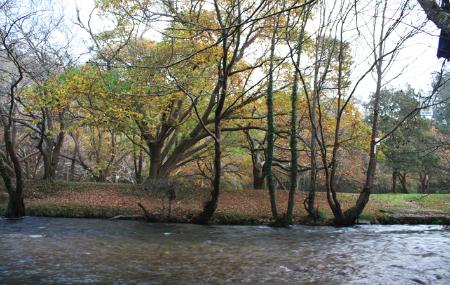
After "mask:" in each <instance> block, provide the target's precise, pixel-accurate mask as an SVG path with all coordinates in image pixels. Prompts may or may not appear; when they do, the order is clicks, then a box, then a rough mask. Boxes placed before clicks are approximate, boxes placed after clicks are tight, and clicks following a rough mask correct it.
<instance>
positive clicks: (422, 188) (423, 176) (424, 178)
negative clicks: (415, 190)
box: [419, 169, 429, 194]
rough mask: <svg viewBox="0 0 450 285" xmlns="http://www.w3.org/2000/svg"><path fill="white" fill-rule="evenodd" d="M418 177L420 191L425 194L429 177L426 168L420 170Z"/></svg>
mask: <svg viewBox="0 0 450 285" xmlns="http://www.w3.org/2000/svg"><path fill="white" fill-rule="evenodd" d="M419 178H420V192H421V193H424V194H425V193H427V191H428V184H429V177H428V173H427V172H426V170H424V169H422V170H420V172H419Z"/></svg>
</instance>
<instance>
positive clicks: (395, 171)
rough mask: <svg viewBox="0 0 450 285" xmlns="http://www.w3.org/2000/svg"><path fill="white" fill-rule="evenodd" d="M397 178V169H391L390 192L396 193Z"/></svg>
mask: <svg viewBox="0 0 450 285" xmlns="http://www.w3.org/2000/svg"><path fill="white" fill-rule="evenodd" d="M397 178H398V171H397V170H396V169H394V170H393V171H392V193H397Z"/></svg>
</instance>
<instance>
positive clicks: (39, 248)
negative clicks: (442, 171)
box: [0, 217, 450, 284]
mask: <svg viewBox="0 0 450 285" xmlns="http://www.w3.org/2000/svg"><path fill="white" fill-rule="evenodd" d="M0 254H1V255H0V284H55V283H56V284H99V283H100V284H242V283H244V284H245V283H247V284H255V283H257V284H450V228H449V227H444V226H426V225H420V226H407V225H405V226H397V225H395V226H379V225H367V226H366V225H364V226H355V227H351V228H333V227H308V226H293V227H291V228H287V229H286V228H271V227H266V226H197V225H183V224H146V223H143V222H136V221H109V220H94V219H61V218H35V217H26V218H24V219H22V220H17V221H9V220H4V219H3V220H0Z"/></svg>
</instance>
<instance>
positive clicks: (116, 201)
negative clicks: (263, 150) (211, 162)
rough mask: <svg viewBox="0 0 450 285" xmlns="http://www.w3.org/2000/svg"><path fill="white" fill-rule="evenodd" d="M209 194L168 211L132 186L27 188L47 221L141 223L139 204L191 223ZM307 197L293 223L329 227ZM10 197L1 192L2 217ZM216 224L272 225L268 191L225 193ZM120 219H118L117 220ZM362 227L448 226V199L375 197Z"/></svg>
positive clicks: (31, 210)
mask: <svg viewBox="0 0 450 285" xmlns="http://www.w3.org/2000/svg"><path fill="white" fill-rule="evenodd" d="M287 194H288V193H287V192H286V191H281V190H280V191H277V204H278V208H279V212H284V211H285V209H286V205H287V197H288V195H287ZM207 197H208V192H206V191H198V190H196V189H192V190H190V191H186V190H185V191H182V192H181V191H179V192H177V193H176V198H175V200H174V201H172V203H171V205H170V209H171V210H170V215H169V201H168V198H167V196H166V195H164V194H163V193H152V192H150V191H145V190H142V188H141V187H139V186H135V185H131V184H106V183H66V182H54V183H45V182H36V181H30V182H27V187H26V191H25V203H26V207H27V214H28V215H31V216H49V217H83V218H113V217H116V218H130V219H131V218H136V219H138V218H142V215H143V212H142V210H141V208H140V207H139V206H138V203H141V204H142V205H143V206H144V207H145V208H146V209H147V211H148V212H149V213H150V215H151V219H152V221H159V222H167V221H170V222H181V223H190V222H192V219H193V218H194V217H195V216H196V215H197V214H198V213H200V211H201V209H202V205H203V203H204V202H205V201H206V199H207ZM304 198H305V194H304V193H301V192H300V193H298V194H297V195H296V207H295V213H294V221H295V223H297V224H317V225H326V224H330V223H331V218H332V214H331V211H330V210H329V207H328V204H327V201H326V196H325V193H318V201H317V202H318V207H319V210H320V212H321V214H322V218H321V219H320V220H319V221H310V220H308V219H307V218H306V212H305V210H304V207H303V201H304ZM339 199H340V200H341V201H342V207H343V208H344V209H346V208H348V207H350V206H351V205H353V204H354V202H355V201H356V199H357V195H356V194H351V193H340V194H339ZM6 201H7V194H6V193H5V191H4V190H0V211H2V209H1V208H5V206H6ZM219 201H220V202H219V207H218V209H217V212H216V214H215V215H214V219H213V223H214V224H269V223H270V222H271V212H270V203H269V197H268V193H267V191H264V190H233V191H232V190H225V191H222V193H221V196H220V200H219ZM117 216H119V217H117ZM361 221H363V222H371V223H381V224H397V223H402V224H403V223H404V224H447V225H448V224H450V194H372V195H371V198H370V202H369V204H368V205H367V206H366V209H365V210H364V213H363V214H362V215H361Z"/></svg>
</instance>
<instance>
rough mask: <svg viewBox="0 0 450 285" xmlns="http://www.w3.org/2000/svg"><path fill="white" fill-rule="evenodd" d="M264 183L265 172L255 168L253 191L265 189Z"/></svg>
mask: <svg viewBox="0 0 450 285" xmlns="http://www.w3.org/2000/svg"><path fill="white" fill-rule="evenodd" d="M264 182H266V179H265V176H264V171H263V170H262V169H261V168H260V167H253V189H264V188H265V187H264Z"/></svg>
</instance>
